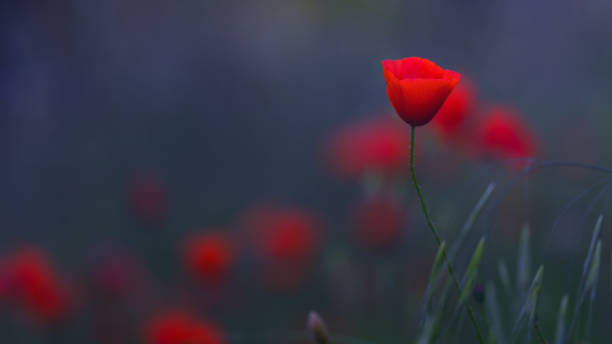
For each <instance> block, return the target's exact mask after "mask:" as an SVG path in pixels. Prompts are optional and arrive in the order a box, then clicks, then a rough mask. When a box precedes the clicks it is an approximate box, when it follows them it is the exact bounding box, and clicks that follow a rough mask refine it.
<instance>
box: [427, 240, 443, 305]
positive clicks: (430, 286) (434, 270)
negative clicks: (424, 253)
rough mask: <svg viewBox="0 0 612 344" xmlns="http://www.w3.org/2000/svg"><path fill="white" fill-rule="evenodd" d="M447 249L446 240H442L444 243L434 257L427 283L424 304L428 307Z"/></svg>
mask: <svg viewBox="0 0 612 344" xmlns="http://www.w3.org/2000/svg"><path fill="white" fill-rule="evenodd" d="M445 251H446V242H444V241H443V242H442V245H440V247H439V248H438V253H437V254H436V258H435V259H434V263H433V266H432V267H431V274H430V276H429V282H428V283H427V289H426V290H425V300H424V301H423V306H424V307H428V305H429V302H430V300H431V295H432V294H433V291H434V290H435V288H436V287H435V286H436V283H437V282H438V277H439V272H440V268H441V267H442V266H443V265H444V253H445Z"/></svg>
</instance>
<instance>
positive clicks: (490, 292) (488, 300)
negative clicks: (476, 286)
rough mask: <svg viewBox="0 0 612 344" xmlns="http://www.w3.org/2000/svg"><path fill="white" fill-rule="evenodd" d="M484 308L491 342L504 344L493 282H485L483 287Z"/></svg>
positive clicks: (502, 327) (504, 338) (504, 339)
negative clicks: (489, 323) (488, 322)
mask: <svg viewBox="0 0 612 344" xmlns="http://www.w3.org/2000/svg"><path fill="white" fill-rule="evenodd" d="M485 309H486V314H487V318H488V319H489V321H490V322H491V329H490V332H491V333H490V337H489V338H491V343H497V344H505V342H506V336H505V335H504V326H503V321H502V318H501V313H500V311H499V303H498V302H497V294H496V292H495V286H494V285H493V283H490V282H489V283H487V286H486V287H485Z"/></svg>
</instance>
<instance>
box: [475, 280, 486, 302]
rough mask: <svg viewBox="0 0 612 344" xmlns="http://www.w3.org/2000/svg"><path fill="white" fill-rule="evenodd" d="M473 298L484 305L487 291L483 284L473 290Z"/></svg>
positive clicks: (477, 285)
mask: <svg viewBox="0 0 612 344" xmlns="http://www.w3.org/2000/svg"><path fill="white" fill-rule="evenodd" d="M472 296H474V300H476V302H478V303H483V302H484V298H485V289H484V287H483V286H482V284H476V286H475V287H474V289H472Z"/></svg>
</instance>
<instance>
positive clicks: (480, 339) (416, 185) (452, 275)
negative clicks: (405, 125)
mask: <svg viewBox="0 0 612 344" xmlns="http://www.w3.org/2000/svg"><path fill="white" fill-rule="evenodd" d="M414 132H415V127H414V126H411V127H410V172H411V173H412V182H413V183H414V188H415V189H416V192H417V195H418V197H419V201H420V202H421V208H423V214H425V219H426V220H427V226H429V230H430V231H431V233H432V234H433V236H434V238H435V239H436V243H437V244H438V247H440V246H441V245H442V239H440V234H438V231H437V230H436V227H435V226H434V224H433V221H431V217H430V216H429V211H428V210H427V205H425V199H424V198H423V194H422V193H421V188H420V187H419V183H418V182H417V178H416V173H415V172H414ZM442 258H444V263H445V264H446V266H447V268H448V275H449V276H450V278H451V279H452V280H453V282H454V284H455V288H457V290H458V291H459V294H461V286H460V285H459V280H458V279H457V277H456V276H455V271H454V270H453V266H452V265H451V263H450V261H449V260H448V257H447V255H446V250H443V251H442ZM465 308H466V310H467V313H468V316H469V317H470V320H471V321H472V325H474V329H475V330H476V335H477V336H478V342H479V343H481V344H484V342H485V341H484V338H483V337H482V333H481V332H480V327H478V322H477V321H476V317H475V316H474V312H473V311H472V307H470V305H469V304H467V303H466V305H465Z"/></svg>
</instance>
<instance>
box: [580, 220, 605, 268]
mask: <svg viewBox="0 0 612 344" xmlns="http://www.w3.org/2000/svg"><path fill="white" fill-rule="evenodd" d="M602 222H603V215H599V218H597V223H595V228H594V229H593V236H592V237H591V244H590V245H589V250H588V252H587V256H586V259H585V260H584V264H583V265H582V278H585V277H587V276H586V275H587V270H588V269H589V265H590V263H591V259H592V258H593V250H594V248H595V243H596V242H597V239H598V238H599V233H600V232H601V227H602V226H601V225H602Z"/></svg>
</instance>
